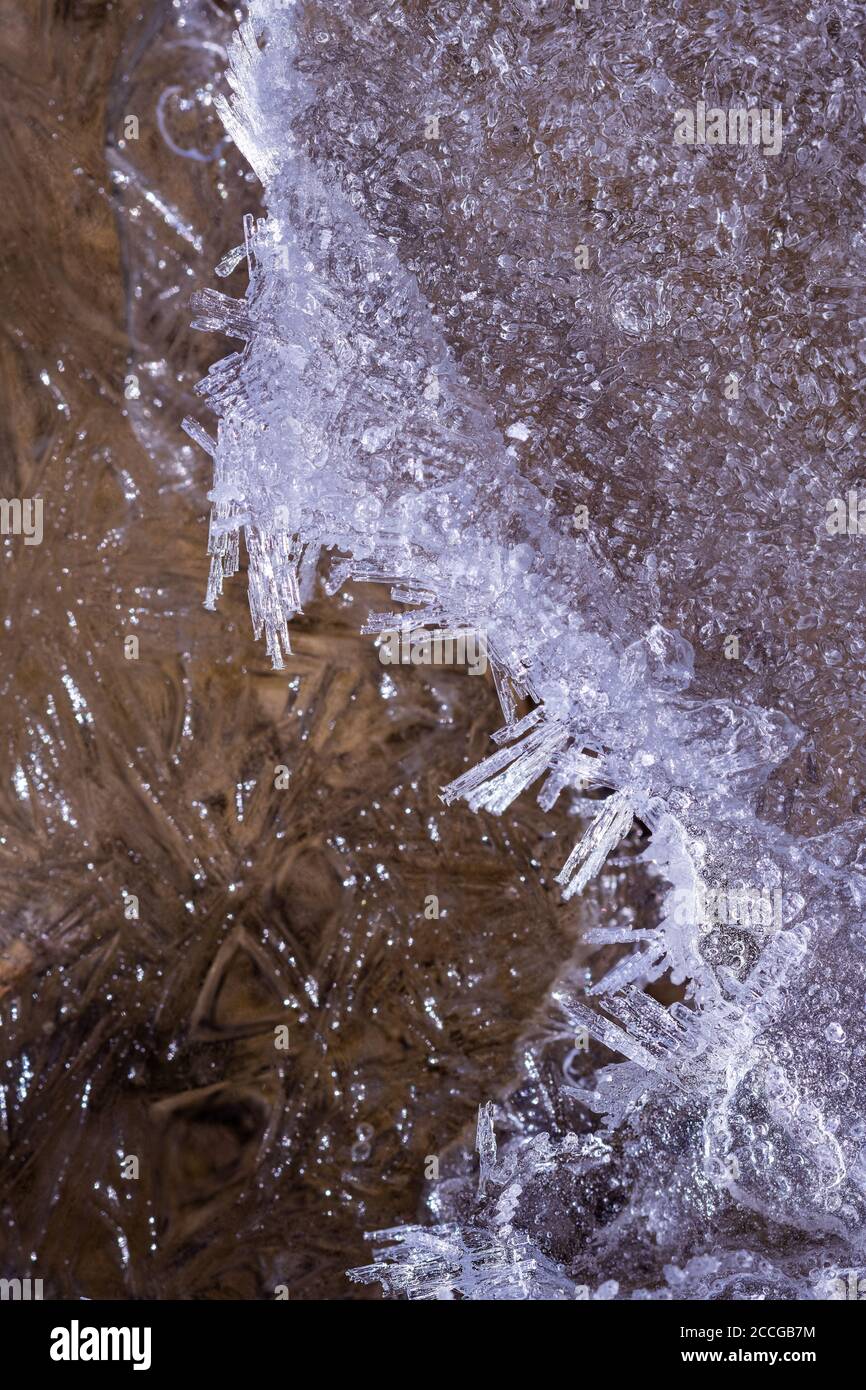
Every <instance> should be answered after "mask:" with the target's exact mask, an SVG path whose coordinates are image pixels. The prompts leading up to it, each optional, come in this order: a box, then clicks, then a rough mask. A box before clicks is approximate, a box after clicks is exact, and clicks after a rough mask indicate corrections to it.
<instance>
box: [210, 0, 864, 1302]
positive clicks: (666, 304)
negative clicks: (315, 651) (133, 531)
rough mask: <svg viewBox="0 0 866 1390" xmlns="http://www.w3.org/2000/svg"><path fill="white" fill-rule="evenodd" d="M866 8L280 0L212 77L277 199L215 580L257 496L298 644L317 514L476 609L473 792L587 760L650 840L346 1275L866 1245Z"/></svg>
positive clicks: (591, 869) (340, 564)
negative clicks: (863, 401)
mask: <svg viewBox="0 0 866 1390" xmlns="http://www.w3.org/2000/svg"><path fill="white" fill-rule="evenodd" d="M861 24H862V20H861V17H860V15H859V13H858V7H857V6H856V5H854V4H853V3H846V0H843V3H841V4H840V5H838V6H836V7H834V8H833V9H832V10H831V9H830V8H828V7H824V6H817V7H814V8H812V9H806V8H804V7H800V6H795V7H794V9H793V11H792V10H791V7H790V6H782V5H781V4H779V3H778V0H759V3H757V4H754V5H752V6H750V7H749V11H748V14H745V13H744V12H742V11H741V10H738V9H737V8H736V7H735V6H728V5H723V6H722V8H720V9H716V10H713V11H709V12H705V11H703V10H701V9H700V8H697V9H696V8H695V7H694V6H693V5H689V4H686V3H683V2H682V0H676V3H673V4H671V3H664V4H663V3H661V0H651V3H649V4H647V5H646V6H641V7H639V10H637V11H636V10H635V7H634V6H632V5H628V4H625V3H618V0H613V3H610V4H605V5H604V6H598V7H595V6H594V5H593V4H592V3H591V4H590V5H589V6H588V8H586V9H582V8H576V7H574V6H573V5H572V4H570V3H566V0H551V3H544V0H538V3H529V0H501V3H492V0H473V3H470V4H468V5H467V4H466V3H465V0H459V3H458V0H445V3H443V4H441V5H437V6H436V7H434V8H433V9H430V8H428V7H427V6H426V5H423V4H421V3H420V0H418V2H417V3H409V4H400V5H391V4H384V5H382V4H377V5H372V4H368V3H364V2H363V0H348V3H346V4H345V5H341V6H340V7H339V8H338V9H335V8H333V7H323V6H321V5H318V4H315V3H313V0H294V3H291V4H287V5H286V4H282V5H281V4H277V3H275V0H253V4H252V5H251V9H250V17H249V19H248V20H247V21H246V22H245V23H244V24H243V26H242V27H241V29H240V32H239V34H238V36H237V39H236V41H235V44H234V49H233V52H232V55H231V82H232V87H233V90H234V97H233V99H232V100H231V102H229V103H225V104H224V107H223V111H222V115H223V119H224V121H225V124H226V127H227V129H228V131H229V132H230V134H231V135H232V137H233V138H234V140H235V141H236V142H237V144H238V145H239V146H240V147H241V149H242V150H243V151H244V153H245V155H246V157H247V158H248V160H249V162H250V164H251V166H252V168H253V170H254V171H255V173H256V174H257V175H258V177H259V179H260V180H261V182H262V184H263V186H264V190H265V199H266V206H267V208H268V214H269V215H268V217H267V218H266V219H263V220H260V221H257V222H254V221H253V219H252V218H248V219H247V221H246V224H245V228H244V247H243V249H241V248H240V247H239V248H238V249H237V250H236V251H229V252H228V253H227V256H226V258H225V260H224V262H223V263H222V265H221V266H220V267H219V270H220V273H228V272H230V270H231V269H232V267H233V266H234V265H236V264H237V262H238V260H239V258H240V257H241V255H242V254H245V255H246V258H247V263H248V267H249V288H248V290H247V293H246V296H245V298H244V299H243V300H238V299H234V298H230V297H228V296H226V295H224V294H222V293H218V292H217V291H215V290H213V289H205V290H203V291H201V292H200V294H199V296H198V300H197V314H198V320H199V322H200V323H201V325H202V326H204V327H207V328H220V329H222V330H223V331H224V332H226V333H228V334H230V335H232V336H233V337H235V338H237V339H239V340H241V342H242V343H243V347H242V349H241V350H240V351H237V352H235V353H233V354H232V355H230V356H229V357H227V358H226V359H225V360H224V361H222V362H220V363H219V364H218V365H217V366H216V367H215V368H213V369H212V371H211V372H210V374H209V376H208V378H207V379H206V381H205V382H204V383H203V384H202V388H201V389H202V394H203V395H204V397H205V399H206V401H207V404H208V405H209V407H210V408H211V410H212V411H214V412H215V414H216V416H217V418H218V429H217V436H216V439H215V440H211V439H210V437H209V435H208V434H207V433H206V432H205V431H203V429H202V427H201V426H200V425H198V424H196V423H195V422H193V421H190V422H188V429H189V432H190V433H191V434H192V436H193V437H194V438H195V439H197V440H198V442H199V443H201V444H202V445H203V446H204V447H205V448H207V449H208V450H209V451H210V452H212V453H213V457H214V487H213V492H212V493H211V501H212V504H213V507H212V514H211V533H210V553H211V557H212V561H211V577H210V583H209V588H208V603H209V604H211V605H212V604H214V603H215V602H216V600H217V598H218V597H219V594H220V592H221V589H222V585H223V581H224V579H225V578H226V577H227V576H230V575H231V574H232V573H234V572H235V571H236V570H237V568H238V566H239V563H240V538H241V536H243V538H244V540H245V544H246V550H247V554H248V559H249V575H248V582H249V594H250V606H251V610H252V617H253V623H254V626H255V630H256V632H257V633H259V634H261V635H263V636H264V639H265V641H266V643H267V647H268V651H269V652H270V654H271V657H272V659H273V661H274V663H275V664H276V665H277V666H279V665H280V663H281V661H282V658H283V655H284V654H285V652H287V651H288V650H289V636H290V624H291V620H292V619H293V617H295V615H296V614H298V612H299V611H300V609H301V603H302V595H303V593H304V592H305V586H306V585H307V584H308V583H309V582H310V579H311V576H312V574H313V572H314V569H315V566H316V564H317V562H318V561H319V559H320V557H321V556H322V555H323V554H324V555H326V556H327V557H328V563H329V564H330V567H331V574H330V580H329V587H330V588H331V590H332V591H336V590H337V589H338V588H340V586H341V585H342V584H344V583H345V582H346V581H347V580H349V579H355V580H361V581H365V580H366V581H378V582H385V583H389V584H390V585H391V586H392V591H393V599H394V602H395V604H396V605H398V607H397V608H395V610H394V612H393V613H391V614H385V615H376V616H375V617H374V618H372V619H371V621H370V624H369V630H370V631H381V630H382V629H383V627H386V626H390V627H399V626H411V627H412V628H417V627H419V626H428V627H432V628H437V629H438V628H439V627H445V628H448V629H450V628H464V627H468V628H472V629H474V630H476V631H479V632H483V633H484V634H485V637H486V642H487V651H488V655H489V661H490V665H491V668H492V673H493V678H494V680H495V684H496V689H497V692H498V694H499V699H500V703H501V706H502V711H503V719H504V727H503V728H502V729H501V730H499V731H498V732H497V733H495V734H494V742H495V744H497V745H498V747H497V749H496V751H494V752H492V753H491V755H490V756H489V757H488V758H487V759H486V760H485V761H484V762H482V763H481V764H480V766H478V767H476V768H473V769H470V770H469V771H467V772H466V773H465V774H463V775H462V776H460V777H459V778H458V779H457V780H456V781H455V782H453V783H452V784H451V785H450V786H448V787H446V788H445V789H444V791H443V800H444V801H445V802H446V803H447V802H451V801H453V800H454V799H456V798H463V799H465V800H466V801H467V802H468V804H469V806H470V807H471V808H472V809H474V810H483V811H486V812H488V813H491V814H493V815H499V814H502V813H503V812H504V811H506V810H507V808H508V807H509V806H510V805H511V804H512V802H513V801H514V800H515V798H517V797H518V796H520V795H521V794H524V793H526V792H527V791H528V790H529V789H530V788H533V787H535V788H536V794H537V795H538V797H539V800H540V802H541V804H542V806H543V807H545V809H547V810H550V809H551V808H552V807H553V805H554V804H555V803H556V802H557V801H558V799H559V798H560V797H562V796H563V795H565V796H567V797H570V798H572V806H573V810H574V813H575V816H576V817H578V818H580V819H581V821H582V822H584V824H583V828H582V833H580V834H577V835H576V836H575V840H576V843H575V844H574V848H573V849H572V850H571V852H570V853H569V854H567V856H565V855H564V856H563V857H564V862H563V863H562V868H561V872H560V874H559V882H560V884H561V885H562V887H563V892H564V895H565V896H566V897H569V896H571V895H580V894H582V893H585V892H587V891H589V886H590V885H591V884H592V883H593V881H596V882H597V881H598V876H599V875H600V874H603V873H604V872H605V869H604V866H605V863H606V861H608V860H609V858H610V856H611V855H613V854H615V853H616V852H617V846H618V845H619V844H620V842H621V841H623V840H624V839H629V838H630V839H631V842H632V843H635V836H637V837H638V842H639V843H640V846H641V849H640V860H639V861H635V860H634V859H632V861H631V862H632V864H634V863H635V862H639V863H640V864H641V865H642V866H643V867H644V868H645V870H646V871H647V872H648V873H649V874H650V876H651V877H652V878H653V879H654V880H655V881H656V882H657V884H658V899H657V910H656V914H655V920H642V921H641V925H640V926H639V927H636V926H635V923H634V921H632V922H626V923H624V924H623V923H622V922H619V923H608V922H606V921H605V920H604V917H603V915H602V913H601V911H599V915H598V917H597V918H596V919H595V920H593V918H592V911H591V910H590V908H589V906H588V920H587V922H586V923H585V940H586V941H587V942H588V943H590V944H592V945H593V946H595V947H597V948H598V954H599V960H600V963H601V969H600V972H596V975H597V978H595V979H592V978H589V979H587V978H586V976H585V973H584V972H583V971H582V970H580V969H579V968H578V965H577V963H576V962H575V965H574V969H573V970H570V971H566V972H565V974H564V976H563V978H562V979H561V980H560V981H559V982H558V983H557V985H556V987H555V988H554V990H553V991H552V993H551V997H550V999H549V1007H548V1016H547V1018H546V1020H545V1021H544V1022H543V1024H542V1025H541V1026H540V1028H539V1033H538V1036H536V1037H532V1038H527V1039H526V1045H525V1048H524V1049H523V1053H522V1071H523V1082H522V1083H521V1085H520V1086H518V1087H516V1088H512V1090H511V1091H508V1092H507V1093H506V1094H504V1095H502V1096H501V1101H500V1104H499V1105H498V1106H497V1107H496V1108H495V1110H494V1108H493V1106H492V1105H487V1106H485V1107H484V1108H483V1109H482V1112H481V1114H480V1117H479V1123H478V1132H477V1146H478V1152H479V1156H480V1157H479V1162H480V1170H479V1171H478V1172H473V1170H472V1163H471V1161H470V1156H469V1155H468V1153H466V1152H465V1151H461V1152H460V1153H459V1154H456V1155H454V1156H453V1166H452V1172H451V1173H450V1174H449V1175H448V1176H447V1178H444V1179H443V1180H442V1182H441V1183H439V1184H437V1185H436V1186H435V1188H434V1190H433V1191H432V1193H431V1196H430V1199H429V1203H428V1205H429V1213H428V1217H429V1224H424V1225H419V1226H407V1227H404V1228H401V1229H399V1230H397V1231H394V1232H390V1233H389V1232H385V1233H381V1232H380V1233H379V1235H378V1237H377V1239H378V1241H379V1245H378V1247H377V1256H376V1260H377V1262H376V1264H375V1266H373V1267H371V1269H369V1270H366V1271H363V1270H362V1271H354V1272H353V1273H354V1277H356V1278H360V1279H366V1280H368V1281H369V1280H370V1279H374V1278H375V1279H378V1280H380V1281H381V1282H382V1283H383V1284H384V1285H385V1287H386V1288H388V1289H390V1290H391V1291H393V1292H395V1293H401V1294H405V1295H407V1296H409V1297H412V1298H451V1297H454V1296H460V1297H466V1298H563V1297H569V1298H572V1297H591V1298H611V1297H614V1298H628V1297H632V1298H667V1297H707V1298H715V1297H775V1298H788V1297H827V1296H835V1294H833V1293H832V1292H831V1293H828V1292H827V1290H828V1289H832V1288H835V1287H836V1285H837V1284H838V1280H836V1278H835V1275H834V1273H833V1271H834V1270H835V1269H837V1268H843V1267H844V1268H846V1269H851V1268H854V1267H856V1266H857V1260H856V1258H855V1256H856V1254H857V1252H858V1251H859V1250H860V1249H861V1247H862V1240H863V1235H864V1232H866V1123H864V1121H863V1119H861V1116H862V1113H863V1092H864V1085H866V1075H864V1062H866V1047H864V1045H863V1044H862V1043H861V1042H860V1040H859V1020H860V1018H861V1016H862V1009H863V1001H864V997H866V935H864V934H863V932H862V931H861V928H860V909H861V904H862V901H863V898H864V892H866V879H864V875H863V872H862V868H863V866H862V862H861V859H862V855H861V851H860V850H859V848H858V846H859V843H860V839H861V832H862V825H863V822H862V819H861V803H860V801H859V799H858V797H859V790H858V788H859V786H861V785H862V773H863V754H862V750H861V748H860V744H859V739H858V734H859V729H858V726H857V724H856V722H855V716H854V713H853V711H854V710H855V708H856V707H857V705H858V703H859V701H860V699H861V697H860V695H859V690H858V680H859V663H860V662H861V661H862V657H863V655H864V651H866V645H864V641H863V640H862V639H861V637H860V636H859V627H860V624H861V623H862V616H863V604H862V590H861V587H860V579H859V565H858V560H859V553H858V549H857V546H858V541H857V538H856V537H857V535H858V534H859V533H858V516H859V512H858V507H859V503H858V501H857V495H856V483H857V479H858V476H859V475H858V461H857V446H858V436H859V428H860V426H859V423H858V421H859V411H860V410H861V405H860V400H859V394H858V393H859V392H860V390H861V387H862V378H863V361H864V354H863V349H862V345H861V340H860V331H861V328H862V302H861V301H858V299H857V285H858V274H859V275H861V276H862V269H863V266H862V262H863V255H864V234H863V227H862V188H863V183H864V181H866V164H864V162H863V144H862V110H863V101H862V77H863V73H862V58H861V55H862V46H861V44H860V42H859V40H858V38H857V35H858V28H859V26H860V25H861ZM777 108H781V112H782V115H781V120H782V124H781V126H778V125H773V126H772V127H771V126H770V125H769V124H767V125H766V129H765V127H764V126H762V124H761V113H767V112H770V113H775V112H776V110H777ZM684 112H686V113H689V118H690V120H691V125H689V124H688V121H686V118H685V117H684V115H683V113H684ZM691 113H694V115H692V114H691ZM716 113H721V115H719V116H718V117H717V114H716ZM749 113H752V116H753V117H754V120H753V122H752V125H751V126H750V124H749V120H750V119H751V118H750V116H749ZM725 116H726V118H727V119H726V121H725V119H722V117H725ZM741 117H742V120H741ZM774 119H775V117H774ZM686 128H687V129H689V130H691V132H692V138H691V139H687V138H685V137H684V136H683V135H682V132H683V130H684V129H686ZM750 129H754V131H755V132H756V133H757V137H758V138H757V139H754V138H752V139H751V142H750V143H745V142H744V141H742V140H741V141H739V143H737V139H738V137H737V132H738V131H742V132H748V131H749V130H750ZM711 131H714V132H715V135H716V136H717V137H718V138H711V136H710V132H711ZM678 132H679V133H678ZM695 132H697V134H696V133H695ZM764 134H766V135H767V138H766V139H764V138H763V136H764ZM681 137H682V138H681ZM748 138H749V137H747V139H748ZM777 145H778V148H777ZM852 490H853V498H854V500H853V509H852V502H851V495H852ZM840 498H847V499H848V500H847V502H846V503H841V504H840V503H839V500H838V499H840ZM834 499H835V500H834ZM839 505H841V506H842V510H843V512H844V521H845V524H844V525H841V524H840V523H839V515H840V513H839ZM852 516H853V523H852V520H851V518H852ZM587 820H588V823H585V822H587ZM383 852H384V851H383ZM708 894H711V895H712V901H713V902H714V903H715V904H716V905H718V904H719V903H724V902H727V903H732V902H742V901H747V900H749V899H750V895H751V899H752V900H754V899H756V898H757V897H760V896H761V895H764V898H766V899H767V900H769V896H768V895H772V894H776V895H778V896H777V901H778V902H779V903H780V904H781V907H780V912H779V918H778V922H776V923H768V922H767V920H766V918H761V917H760V916H759V915H757V914H752V916H749V914H748V913H743V912H741V911H731V912H727V913H726V912H719V911H716V912H715V913H714V914H711V915H710V918H709V920H708V919H707V913H706V911H705V909H704V908H703V907H701V906H700V904H701V903H702V902H703V903H706V901H707V900H708V899H707V895H708ZM592 901H593V904H595V905H596V906H597V905H598V904H603V902H604V892H603V885H602V886H601V887H600V888H599V891H598V892H597V893H596V894H595V896H594V897H593V900H592ZM539 949H540V950H543V949H544V943H543V942H539ZM662 985H664V986H665V988H666V990H667V993H666V994H665V992H664V991H663V990H662ZM654 988H655V994H654V993H653V992H652V991H653V989H654ZM565 1039H569V1040H570V1050H567V1051H566V1053H565V1054H563V1050H562V1045H563V1041H564V1040H565ZM557 1049H559V1050H558V1051H557ZM611 1055H614V1056H615V1057H616V1058H618V1059H625V1060H615V1061H612V1060H611ZM504 1087H505V1081H504V1079H503V1078H499V1079H496V1078H491V1091H492V1090H493V1089H494V1088H496V1089H497V1090H498V1091H500V1092H501V1091H502V1090H503V1088H504ZM530 1095H531V1096H532V1098H533V1099H532V1102H529V1101H527V1096H530ZM544 1115H546V1116H547V1117H548V1118H547V1130H546V1131H544V1130H542V1129H541V1128H540V1126H541V1123H542V1121H541V1119H540V1118H539V1117H540V1116H544ZM497 1127H500V1128H501V1131H502V1132H501V1133H500V1134H499V1136H497ZM387 1241H390V1244H387V1243H385V1242H387Z"/></svg>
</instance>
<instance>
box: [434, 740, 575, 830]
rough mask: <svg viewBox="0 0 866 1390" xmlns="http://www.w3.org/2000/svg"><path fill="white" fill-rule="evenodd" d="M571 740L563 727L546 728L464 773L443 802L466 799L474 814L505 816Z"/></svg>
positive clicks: (451, 787)
mask: <svg viewBox="0 0 866 1390" xmlns="http://www.w3.org/2000/svg"><path fill="white" fill-rule="evenodd" d="M570 737H571V735H570V734H569V732H568V730H567V729H564V728H563V727H562V725H561V724H555V723H546V724H542V726H541V728H540V729H536V730H534V731H533V732H531V733H530V734H529V735H528V736H527V737H526V738H524V739H523V741H522V742H521V743H516V744H512V745H511V747H510V748H503V749H501V750H500V751H499V752H498V753H492V754H491V755H490V757H489V758H485V759H484V762H483V763H479V764H478V766H477V767H474V768H472V770H471V771H470V772H464V774H463V776H462V777H458V778H457V780H456V781H455V782H451V783H450V784H449V785H448V786H447V787H445V788H443V791H442V793H441V795H442V800H443V801H444V802H445V804H446V805H450V804H451V802H452V801H456V800H458V798H460V797H464V798H465V800H466V802H467V804H468V806H469V807H470V809H471V810H473V811H477V810H478V809H479V808H481V807H483V808H484V810H486V811H490V812H491V813H492V814H493V815H494V816H498V815H501V813H502V812H503V811H505V810H507V808H508V807H509V806H510V805H511V803H512V801H514V800H515V799H516V798H517V797H518V796H519V795H520V793H521V792H522V791H525V789H526V788H527V787H528V786H530V785H531V783H533V782H534V781H535V779H536V778H537V777H540V776H541V774H542V773H543V772H545V771H546V770H547V769H548V768H549V767H550V761H551V758H552V757H553V755H554V754H555V753H557V752H558V751H559V750H560V748H562V747H564V745H565V744H566V743H567V742H568V739H569V738H570Z"/></svg>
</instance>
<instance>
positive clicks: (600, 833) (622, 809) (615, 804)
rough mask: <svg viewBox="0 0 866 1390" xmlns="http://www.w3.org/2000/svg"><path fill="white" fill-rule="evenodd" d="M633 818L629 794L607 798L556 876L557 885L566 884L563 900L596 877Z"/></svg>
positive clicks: (622, 792) (620, 793)
mask: <svg viewBox="0 0 866 1390" xmlns="http://www.w3.org/2000/svg"><path fill="white" fill-rule="evenodd" d="M633 819H634V807H633V806H632V802H631V800H630V797H629V795H628V793H627V792H624V791H618V792H614V793H613V795H612V796H609V797H608V799H607V801H605V803H604V805H603V806H602V808H601V810H600V811H599V813H598V815H597V816H596V818H595V820H594V821H593V822H592V825H591V826H590V827H589V829H588V830H587V832H586V834H585V835H584V837H583V839H582V840H580V841H579V843H578V844H576V845H575V847H574V849H573V850H572V852H571V854H570V855H569V856H568V859H567V860H566V862H565V864H564V865H563V866H562V869H561V870H560V872H559V873H558V874H557V875H556V881H557V883H562V884H564V885H565V891H564V893H563V895H562V896H563V898H565V899H568V898H573V897H574V895H575V893H581V892H582V891H583V889H584V888H585V887H586V885H587V883H589V880H590V879H591V878H595V875H596V874H597V873H598V871H599V869H600V868H601V866H602V864H603V863H604V861H605V859H606V858H607V856H608V855H609V854H610V851H611V850H612V849H613V847H614V845H617V844H619V842H620V840H621V839H622V838H623V836H624V835H627V834H628V832H629V830H630V828H631V823H632V820H633Z"/></svg>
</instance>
